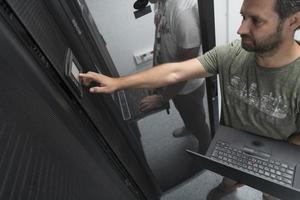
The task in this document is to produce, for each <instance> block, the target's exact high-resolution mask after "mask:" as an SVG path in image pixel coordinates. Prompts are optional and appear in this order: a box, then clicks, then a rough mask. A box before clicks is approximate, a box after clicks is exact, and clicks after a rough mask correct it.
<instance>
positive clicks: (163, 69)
mask: <svg viewBox="0 0 300 200" xmlns="http://www.w3.org/2000/svg"><path fill="white" fill-rule="evenodd" d="M207 75H208V74H207V73H206V72H205V70H204V68H203V67H202V65H201V64H200V62H199V61H198V60H197V59H191V60H188V61H184V62H178V63H167V64H162V65H160V66H157V67H153V68H151V69H148V70H146V71H143V72H137V73H134V74H131V75H128V76H124V77H120V78H118V79H117V82H118V83H117V88H118V89H124V88H158V87H163V86H167V85H171V84H175V83H178V82H181V81H185V80H188V79H192V78H198V77H205V76H207Z"/></svg>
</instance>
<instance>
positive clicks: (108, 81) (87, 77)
mask: <svg viewBox="0 0 300 200" xmlns="http://www.w3.org/2000/svg"><path fill="white" fill-rule="evenodd" d="M79 77H80V79H81V81H82V83H83V84H84V85H86V86H89V85H90V84H91V83H92V82H96V83H97V84H98V85H97V86H93V87H91V88H90V89H89V90H90V92H91V93H113V92H114V91H116V90H117V89H118V86H117V80H116V79H115V78H111V77H108V76H105V75H102V74H98V73H95V72H88V73H86V74H84V73H81V74H80V75H79Z"/></svg>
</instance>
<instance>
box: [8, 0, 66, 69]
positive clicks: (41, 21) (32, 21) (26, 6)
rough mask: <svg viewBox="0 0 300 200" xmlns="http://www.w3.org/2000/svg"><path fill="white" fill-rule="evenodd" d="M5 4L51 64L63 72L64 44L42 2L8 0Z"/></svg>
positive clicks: (59, 32)
mask: <svg viewBox="0 0 300 200" xmlns="http://www.w3.org/2000/svg"><path fill="white" fill-rule="evenodd" d="M7 2H8V4H9V5H10V6H11V7H12V8H13V10H14V12H15V13H16V15H17V16H18V18H19V19H20V21H22V23H23V24H24V25H25V26H26V28H27V29H28V31H29V32H30V34H31V35H32V37H33V38H34V40H35V41H36V42H37V43H38V44H39V46H40V47H41V49H42V50H43V51H44V52H45V53H46V55H47V56H48V58H49V59H50V61H51V62H52V64H53V65H54V66H55V67H56V68H57V69H58V70H61V71H62V72H63V70H64V69H63V66H64V62H65V60H64V58H65V54H66V49H67V46H66V42H65V41H64V39H63V38H62V37H61V35H62V34H61V31H60V29H59V27H58V26H57V24H56V23H55V21H54V20H53V18H52V17H51V14H50V13H49V11H48V9H47V7H46V6H45V5H44V4H43V0H38V1H32V0H22V1H20V0H8V1H7Z"/></svg>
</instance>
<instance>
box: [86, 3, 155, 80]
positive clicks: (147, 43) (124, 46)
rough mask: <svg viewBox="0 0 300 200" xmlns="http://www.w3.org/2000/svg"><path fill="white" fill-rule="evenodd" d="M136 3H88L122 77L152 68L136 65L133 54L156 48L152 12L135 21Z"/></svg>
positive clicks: (149, 63)
mask: <svg viewBox="0 0 300 200" xmlns="http://www.w3.org/2000/svg"><path fill="white" fill-rule="evenodd" d="M135 1H136V0H86V3H87V5H88V7H89V9H90V12H91V13H92V16H93V18H94V20H95V23H96V24H97V26H98V29H99V32H100V33H101V34H102V35H103V37H104V39H105V41H106V43H107V48H108V50H109V52H110V54H111V57H112V59H113V61H114V63H115V65H116V67H117V69H118V71H119V73H120V74H121V75H124V74H128V73H132V72H133V71H136V70H139V69H142V68H145V67H149V66H152V63H151V62H148V63H145V64H142V65H139V66H137V65H136V64H135V61H134V59H133V54H134V53H138V52H142V51H145V50H152V49H153V41H154V30H155V27H154V22H153V18H154V16H153V12H152V13H150V14H147V15H145V16H143V17H141V18H138V19H135V17H134V14H133V12H134V8H133V3H134V2H135Z"/></svg>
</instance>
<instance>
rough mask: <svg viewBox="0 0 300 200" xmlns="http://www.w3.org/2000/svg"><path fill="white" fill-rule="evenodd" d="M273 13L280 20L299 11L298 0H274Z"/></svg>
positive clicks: (299, 0) (299, 1) (299, 2)
mask: <svg viewBox="0 0 300 200" xmlns="http://www.w3.org/2000/svg"><path fill="white" fill-rule="evenodd" d="M275 11H276V12H277V13H278V15H279V18H280V19H281V20H285V19H286V18H288V17H289V16H291V15H293V14H295V13H296V12H298V11H300V0H276V3H275Z"/></svg>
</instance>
